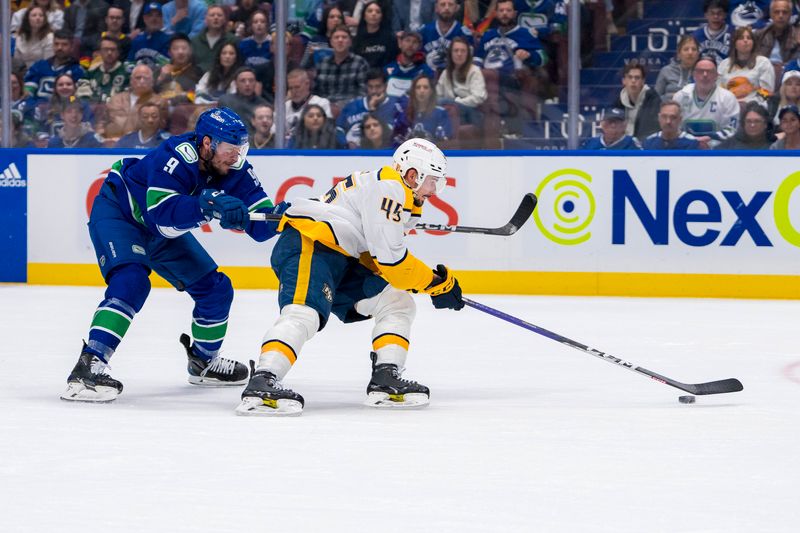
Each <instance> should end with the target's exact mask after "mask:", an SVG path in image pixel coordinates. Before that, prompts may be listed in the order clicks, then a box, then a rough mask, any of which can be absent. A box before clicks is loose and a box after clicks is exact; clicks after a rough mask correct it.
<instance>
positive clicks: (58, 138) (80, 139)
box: [47, 96, 103, 148]
mask: <svg viewBox="0 0 800 533" xmlns="http://www.w3.org/2000/svg"><path fill="white" fill-rule="evenodd" d="M83 113H84V109H83V102H81V101H80V100H78V99H77V98H76V97H74V96H70V97H69V100H68V101H67V102H66V103H65V104H64V107H63V108H62V110H61V118H62V119H63V122H62V124H61V127H60V128H58V130H57V131H56V134H55V135H53V136H51V137H50V141H49V142H48V143H47V147H48V148H100V147H102V146H103V139H102V137H100V136H99V135H97V134H96V133H95V132H94V130H93V129H92V127H91V125H90V124H88V123H86V122H84V120H83Z"/></svg>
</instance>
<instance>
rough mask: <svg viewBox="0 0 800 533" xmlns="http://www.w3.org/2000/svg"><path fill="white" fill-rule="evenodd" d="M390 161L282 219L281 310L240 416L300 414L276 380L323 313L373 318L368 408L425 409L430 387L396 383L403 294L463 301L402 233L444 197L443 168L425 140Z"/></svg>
mask: <svg viewBox="0 0 800 533" xmlns="http://www.w3.org/2000/svg"><path fill="white" fill-rule="evenodd" d="M393 157H394V164H393V165H392V166H385V167H382V168H380V169H378V170H373V171H366V172H355V173H353V174H351V175H350V176H348V177H347V178H346V179H345V180H343V181H341V182H340V183H338V184H337V185H336V186H335V187H333V188H332V189H331V190H329V191H328V192H327V193H326V194H325V195H324V196H322V197H320V198H318V199H312V200H297V201H295V202H294V203H293V205H292V207H291V208H290V209H289V210H288V211H287V212H286V213H285V214H284V217H283V218H282V220H281V222H280V225H279V231H281V236H280V238H279V239H278V242H277V244H276V245H275V248H274V250H273V252H272V257H271V263H272V268H273V270H274V271H275V273H276V275H277V276H278V279H279V281H280V288H279V291H278V304H279V306H280V309H281V312H280V316H279V317H278V319H277V321H276V322H275V324H274V325H273V326H272V328H270V329H269V331H267V333H266V335H264V339H263V343H262V346H261V355H260V357H259V360H258V365H257V366H256V367H255V368H254V370H253V373H252V376H251V378H250V382H249V383H248V385H247V387H246V389H245V390H244V392H243V393H242V402H241V404H240V405H239V406H238V407H237V409H236V412H237V413H238V414H245V415H251V414H255V415H299V414H300V413H301V412H302V409H303V405H304V400H303V397H302V396H300V394H298V393H296V392H294V391H292V390H290V389H287V388H284V387H283V386H282V385H281V381H282V380H283V378H284V377H285V376H286V374H287V373H288V372H289V370H290V369H291V367H292V365H293V364H294V362H295V361H296V360H297V357H298V355H299V354H300V350H301V349H302V347H303V344H305V342H306V341H308V340H309V339H311V337H313V336H314V334H315V333H316V332H317V331H318V330H320V329H322V328H323V327H325V324H326V323H327V321H328V317H329V316H330V314H331V313H333V314H334V315H336V316H337V317H338V318H339V319H340V320H342V321H343V322H345V323H348V322H355V321H359V320H366V319H368V318H370V317H372V318H374V319H375V323H374V327H373V330H372V352H371V354H370V355H371V359H372V378H371V380H370V383H369V385H368V386H367V400H366V402H365V403H366V404H367V405H370V406H373V407H388V408H403V407H406V408H407V407H422V406H424V405H427V403H428V399H429V395H430V392H429V390H428V388H427V387H425V386H424V385H420V384H418V383H416V382H413V381H409V380H405V379H403V378H402V372H403V369H404V367H405V361H406V354H407V351H408V348H409V338H410V332H411V323H412V321H413V320H414V314H415V306H414V301H413V299H412V297H411V296H410V295H409V294H408V292H407V291H414V292H424V293H427V294H429V295H430V296H431V299H432V301H433V305H434V306H435V307H436V308H439V309H445V308H449V309H455V310H459V309H461V308H462V307H464V302H463V300H462V298H461V288H460V287H459V285H458V281H457V280H456V279H455V277H453V274H452V272H450V271H449V270H448V269H447V268H446V267H445V266H444V265H438V266H437V267H436V269H435V270H432V269H431V268H430V267H428V266H426V265H425V264H424V263H423V262H422V261H420V260H419V259H417V258H416V257H414V256H413V255H412V254H411V253H410V252H409V250H408V249H407V248H406V244H405V234H406V232H407V231H409V230H411V229H412V228H413V227H414V226H415V225H416V223H417V222H418V220H419V217H420V215H421V213H422V206H423V204H424V203H425V200H426V199H428V198H429V197H431V196H434V195H436V194H439V193H441V192H442V191H443V190H444V187H445V184H446V180H447V178H446V174H445V173H446V169H447V161H446V159H445V157H444V154H442V152H441V150H439V148H437V147H436V145H434V144H433V143H431V142H429V141H427V140H424V139H410V140H408V141H406V142H404V143H403V144H402V145H401V146H400V147H399V148H398V149H397V150H396V151H395V153H394V156H393Z"/></svg>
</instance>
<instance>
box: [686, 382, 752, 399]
mask: <svg viewBox="0 0 800 533" xmlns="http://www.w3.org/2000/svg"><path fill="white" fill-rule="evenodd" d="M685 390H686V391H688V392H690V393H692V394H694V395H697V396H703V395H705V394H725V393H727V392H739V391H741V390H744V385H742V382H741V381H739V380H738V379H736V378H729V379H721V380H719V381H709V382H708V383H695V384H693V385H687V387H686V389H685Z"/></svg>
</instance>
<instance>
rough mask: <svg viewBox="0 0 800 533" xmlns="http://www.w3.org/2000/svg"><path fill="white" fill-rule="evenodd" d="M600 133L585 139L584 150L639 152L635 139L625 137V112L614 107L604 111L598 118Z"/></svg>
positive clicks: (629, 136)
mask: <svg viewBox="0 0 800 533" xmlns="http://www.w3.org/2000/svg"><path fill="white" fill-rule="evenodd" d="M600 129H601V130H602V133H601V134H600V135H598V136H597V137H593V138H591V139H587V140H586V141H585V142H584V143H583V146H582V147H581V148H583V149H584V150H641V149H642V145H641V144H639V141H638V140H636V137H633V136H631V135H625V110H624V109H619V108H616V107H612V108H608V109H604V110H603V113H602V114H601V116H600Z"/></svg>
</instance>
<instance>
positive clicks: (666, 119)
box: [642, 101, 700, 150]
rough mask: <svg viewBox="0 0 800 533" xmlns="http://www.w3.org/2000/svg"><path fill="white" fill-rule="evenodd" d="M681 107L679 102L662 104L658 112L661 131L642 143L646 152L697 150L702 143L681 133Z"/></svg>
mask: <svg viewBox="0 0 800 533" xmlns="http://www.w3.org/2000/svg"><path fill="white" fill-rule="evenodd" d="M682 120H683V118H682V117H681V106H679V105H678V103H677V102H673V101H668V102H662V103H661V110H660V111H659V112H658V125H659V127H660V128H661V131H657V132H656V133H653V134H651V135H649V136H648V137H647V139H645V140H644V142H643V143H642V148H644V149H645V150H697V149H699V148H700V143H699V142H698V141H697V139H695V138H694V137H692V136H691V135H689V134H688V133H686V132H684V131H681V121H682Z"/></svg>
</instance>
